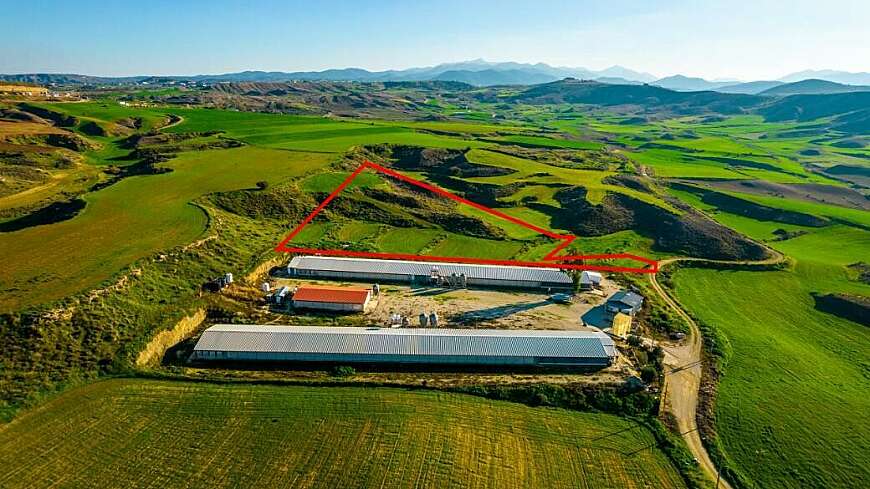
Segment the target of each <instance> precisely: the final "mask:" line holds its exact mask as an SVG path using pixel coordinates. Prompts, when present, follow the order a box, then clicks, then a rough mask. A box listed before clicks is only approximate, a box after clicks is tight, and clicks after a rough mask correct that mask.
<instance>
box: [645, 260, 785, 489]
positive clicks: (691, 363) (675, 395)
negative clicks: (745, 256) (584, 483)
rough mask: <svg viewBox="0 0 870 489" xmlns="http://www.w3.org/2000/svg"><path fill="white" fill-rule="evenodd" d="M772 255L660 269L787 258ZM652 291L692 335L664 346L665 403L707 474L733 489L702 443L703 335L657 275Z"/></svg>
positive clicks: (652, 276) (666, 262) (661, 266)
mask: <svg viewBox="0 0 870 489" xmlns="http://www.w3.org/2000/svg"><path fill="white" fill-rule="evenodd" d="M766 248H767V250H768V251H769V252H770V254H771V256H770V257H769V258H767V259H765V260H760V261H743V262H741V261H734V262H729V261H722V260H705V259H701V258H671V259H668V260H662V261H660V262H659V269H660V270H661V269H664V267H666V266H667V265H670V264H673V263H676V262H678V261H684V262H693V261H694V262H708V263H711V262H712V263H721V264H730V265H749V264H754V265H773V264H777V263H780V262H782V261H783V260H784V259H785V258H784V256H783V255H782V254H781V253H779V252H778V251H776V250H773V249H771V248H768V247H766ZM650 281H651V283H652V286H653V289H654V290H655V291H656V293H657V294H659V296H661V298H662V299H663V300H664V301H665V303H667V304H668V306H670V307H672V308H673V309H674V310H675V311H676V312H677V314H679V315H680V316H681V317H682V318H683V319H685V320H686V322H687V323H688V324H689V335H688V336H687V338H686V341H684V342H682V343H679V344H664V345H662V346H663V348H664V350H665V366H666V367H667V369H666V370H665V392H664V393H663V399H662V402H663V403H664V406H665V409H667V410H668V411H669V412H670V413H671V414H673V416H674V418H676V420H677V429H678V430H679V432H680V433H682V437H683V440H685V441H686V444H687V445H688V446H689V450H690V451H691V452H692V455H694V456H695V458H696V459H697V460H698V463H699V464H700V465H701V468H702V469H703V470H704V472H705V473H706V474H707V475H708V476H709V477H710V478H711V479H712V480H714V481H718V487H722V488H726V489H731V485H730V484H728V482H727V481H726V480H725V479H721V478H719V473H718V472H717V470H716V465H715V464H713V461H712V460H711V459H710V455H709V454H708V453H707V449H706V448H705V447H704V444H703V443H702V442H701V435H700V433H698V423H697V416H696V415H697V407H698V391H699V389H700V387H701V372H702V358H701V354H702V348H701V332H700V330H699V328H698V325H697V324H696V323H695V321H694V320H692V318H691V317H690V316H689V315H688V314H686V311H684V310H683V308H682V307H680V305H679V304H678V303H677V301H675V300H674V299H673V298H672V297H671V296H670V295H668V293H667V292H666V291H665V289H664V288H663V287H662V286H661V285H659V283H658V280H657V277H656V274H650Z"/></svg>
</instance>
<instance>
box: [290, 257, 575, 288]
mask: <svg viewBox="0 0 870 489" xmlns="http://www.w3.org/2000/svg"><path fill="white" fill-rule="evenodd" d="M288 267H289V268H295V269H303V270H305V269H308V270H322V271H333V272H356V273H387V274H395V275H418V276H428V275H429V274H431V273H432V267H438V272H439V273H440V274H441V275H450V274H453V273H455V274H456V275H460V274H463V273H464V274H465V276H466V277H468V278H469V279H475V278H477V279H487V280H525V281H533V282H548V283H558V284H565V285H571V283H572V281H571V277H569V276H568V274H567V273H565V272H564V271H562V270H560V269H558V268H537V267H519V266H502V265H476V264H470V263H443V262H423V261H406V260H378V259H368V258H343V257H341V258H339V257H326V256H296V257H293V259H292V260H291V261H290V264H289V265H288Z"/></svg>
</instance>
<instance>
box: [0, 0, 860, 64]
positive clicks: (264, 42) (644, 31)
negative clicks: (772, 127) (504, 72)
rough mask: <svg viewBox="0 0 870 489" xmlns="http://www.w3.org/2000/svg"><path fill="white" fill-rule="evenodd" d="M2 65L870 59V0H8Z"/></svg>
mask: <svg viewBox="0 0 870 489" xmlns="http://www.w3.org/2000/svg"><path fill="white" fill-rule="evenodd" d="M0 18H2V25H3V31H4V32H3V35H2V37H0V39H2V41H0V73H79V74H88V75H104V76H123V75H194V74H217V73H228V72H236V71H244V70H265V71H307V70H322V69H326V68H346V67H359V68H365V69H369V70H384V69H403V68H409V67H417V66H432V65H436V64H439V63H445V62H457V61H463V60H469V59H477V58H483V59H486V60H488V61H517V62H527V63H537V62H544V63H547V64H550V65H554V66H570V67H585V68H590V69H603V68H607V67H609V66H612V65H621V66H625V67H628V68H631V69H634V70H637V71H644V72H648V73H652V74H654V75H656V76H667V75H672V74H677V73H679V74H684V75H688V76H701V77H704V78H707V79H741V80H761V79H775V78H779V77H782V76H784V75H786V74H788V73H792V72H795V71H801V70H806V69H835V70H844V71H870V1H868V0H826V1H822V0H779V1H773V0H754V1H748V0H730V1H724V0H709V1H703V0H696V1H690V0H658V1H656V0H599V1H588V0H573V1H556V0H540V1H527V2H519V1H512V0H502V1H490V0H461V1H457V0H442V1H438V2H435V1H426V0H404V1H392V0H370V1H364V0H357V1H328V0H323V1H310V0H309V1H305V2H302V1H296V0H284V1H272V0H269V1H266V0H263V1H256V0H249V1H234V0H208V1H206V0H203V1H195V0H174V1H166V0H151V1H147V2H146V1H136V2H127V1H122V0H103V1H100V2H97V1H91V0H76V1H69V0H64V1H46V0H26V1H21V0H0Z"/></svg>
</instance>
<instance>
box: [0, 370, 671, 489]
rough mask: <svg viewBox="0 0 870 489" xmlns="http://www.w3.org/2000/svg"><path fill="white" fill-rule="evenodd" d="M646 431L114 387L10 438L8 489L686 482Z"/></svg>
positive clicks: (449, 401) (561, 420)
mask: <svg viewBox="0 0 870 489" xmlns="http://www.w3.org/2000/svg"><path fill="white" fill-rule="evenodd" d="M654 445H655V440H654V439H653V437H652V436H651V435H650V434H649V432H647V431H646V430H645V428H643V427H641V426H639V425H637V424H635V423H633V422H631V421H627V420H624V419H620V418H617V417H614V416H609V415H599V414H588V413H576V412H570V411H564V410H559V409H549V408H530V407H527V406H523V405H520V404H513V403H506V402H499V401H489V400H485V399H481V398H476V397H469V396H463V395H457V394H445V393H437V392H431V391H405V390H399V389H389V388H341V387H321V388H311V387H273V386H264V385H213V384H208V383H183V382H181V383H179V382H157V381H140V380H110V381H105V382H100V383H96V384H92V385H89V386H86V387H82V388H79V389H75V390H73V391H70V392H68V393H66V394H64V395H62V396H60V397H58V398H57V399H55V400H52V401H49V402H48V403H46V404H45V405H43V406H42V407H40V408H38V409H36V410H34V411H33V412H31V413H29V414H27V415H25V416H23V417H21V418H20V419H18V420H16V421H15V422H13V423H12V424H11V425H8V426H6V427H3V428H0V486H2V487H6V488H16V487H22V488H23V487H27V488H37V487H58V486H60V487H108V486H117V485H123V486H126V487H137V488H152V487H153V488H163V487H189V488H197V487H203V488H216V487H217V488H219V487H227V488H230V487H290V486H292V487H378V488H404V487H480V488H483V487H494V488H495V487H499V488H500V487H564V488H568V487H589V488H647V487H656V488H680V487H684V484H683V482H682V480H681V478H680V476H679V475H678V473H677V472H676V471H675V470H674V468H673V467H672V466H671V465H670V463H669V462H668V460H667V459H666V458H664V456H663V455H662V454H661V452H659V451H657V450H656V449H654V448H652V446H654Z"/></svg>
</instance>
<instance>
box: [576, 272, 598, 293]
mask: <svg viewBox="0 0 870 489" xmlns="http://www.w3.org/2000/svg"><path fill="white" fill-rule="evenodd" d="M598 287H601V274H600V273H598V272H591V271H589V270H583V272H582V273H581V274H580V288H581V289H586V290H589V289H595V288H598Z"/></svg>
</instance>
